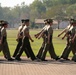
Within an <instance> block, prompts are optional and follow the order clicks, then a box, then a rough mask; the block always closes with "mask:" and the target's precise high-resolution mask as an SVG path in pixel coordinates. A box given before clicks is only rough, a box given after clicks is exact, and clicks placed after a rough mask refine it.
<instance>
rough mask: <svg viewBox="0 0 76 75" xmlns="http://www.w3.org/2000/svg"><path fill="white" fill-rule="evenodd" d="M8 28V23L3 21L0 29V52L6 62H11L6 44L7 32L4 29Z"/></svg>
mask: <svg viewBox="0 0 76 75" xmlns="http://www.w3.org/2000/svg"><path fill="white" fill-rule="evenodd" d="M7 27H8V22H6V21H4V22H2V29H1V46H2V52H3V54H4V57H5V58H6V59H7V60H8V61H13V59H12V58H11V55H10V51H9V47H8V43H7V32H6V28H7Z"/></svg>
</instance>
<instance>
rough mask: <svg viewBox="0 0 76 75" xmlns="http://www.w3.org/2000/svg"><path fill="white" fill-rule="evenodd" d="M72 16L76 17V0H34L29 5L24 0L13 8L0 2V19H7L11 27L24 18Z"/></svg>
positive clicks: (32, 19) (33, 19)
mask: <svg viewBox="0 0 76 75" xmlns="http://www.w3.org/2000/svg"><path fill="white" fill-rule="evenodd" d="M71 16H72V17H74V18H76V0H34V1H33V3H31V4H30V5H29V6H27V5H25V2H22V3H21V5H20V6H19V5H16V6H14V7H13V8H10V7H1V4H0V19H4V20H7V21H8V22H9V25H10V26H11V27H14V25H15V24H19V23H20V20H21V19H23V18H24V19H25V18H29V19H30V20H31V21H32V22H34V21H35V19H45V18H55V19H64V18H65V17H68V18H70V17H71ZM32 22H31V23H32ZM33 26H35V25H33Z"/></svg>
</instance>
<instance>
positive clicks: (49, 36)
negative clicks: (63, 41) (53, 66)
mask: <svg viewBox="0 0 76 75" xmlns="http://www.w3.org/2000/svg"><path fill="white" fill-rule="evenodd" d="M47 23H48V25H49V26H50V27H49V28H47V33H48V34H47V43H46V46H45V48H44V51H43V54H42V57H41V60H42V61H46V60H45V56H46V53H47V51H49V53H50V56H51V58H53V59H55V60H58V59H59V58H58V56H57V55H56V53H55V51H54V47H53V43H52V36H53V29H52V27H51V26H52V24H53V20H52V19H48V20H47Z"/></svg>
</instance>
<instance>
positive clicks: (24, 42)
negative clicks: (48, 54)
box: [15, 19, 36, 60]
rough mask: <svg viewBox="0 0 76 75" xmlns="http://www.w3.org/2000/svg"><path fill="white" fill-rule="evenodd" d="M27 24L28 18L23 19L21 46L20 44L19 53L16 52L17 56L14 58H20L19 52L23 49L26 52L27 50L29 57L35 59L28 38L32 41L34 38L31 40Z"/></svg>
mask: <svg viewBox="0 0 76 75" xmlns="http://www.w3.org/2000/svg"><path fill="white" fill-rule="evenodd" d="M28 26H29V19H26V20H25V26H24V28H23V30H22V31H23V40H22V46H21V48H20V50H19V53H18V54H17V56H16V58H15V59H16V60H20V56H21V54H20V53H21V52H22V51H23V50H25V51H26V52H27V51H28V53H29V55H30V57H31V59H32V60H35V59H36V57H35V55H34V53H33V51H32V48H31V45H30V41H29V40H31V41H32V42H33V41H34V40H32V38H31V36H30V34H29V28H28Z"/></svg>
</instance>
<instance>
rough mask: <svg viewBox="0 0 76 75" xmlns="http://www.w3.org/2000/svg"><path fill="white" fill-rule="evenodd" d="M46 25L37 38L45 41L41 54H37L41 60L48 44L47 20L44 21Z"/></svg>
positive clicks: (40, 50)
mask: <svg viewBox="0 0 76 75" xmlns="http://www.w3.org/2000/svg"><path fill="white" fill-rule="evenodd" d="M44 23H45V26H44V27H43V29H42V30H41V31H40V32H41V33H40V34H39V35H38V36H37V37H36V38H38V39H40V38H41V37H42V39H43V43H42V46H41V47H40V49H39V52H38V54H37V58H39V59H41V56H42V53H43V50H44V47H45V44H46V40H47V38H46V30H47V27H48V25H47V19H46V20H44Z"/></svg>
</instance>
